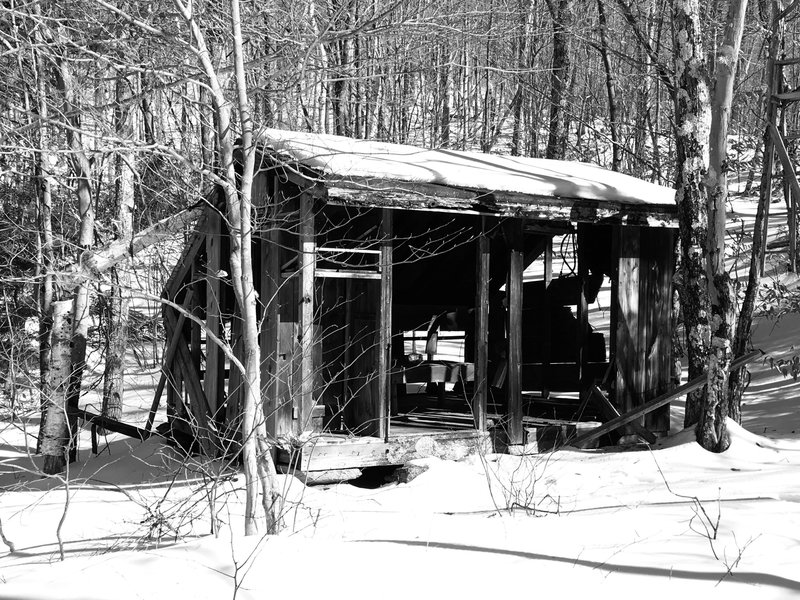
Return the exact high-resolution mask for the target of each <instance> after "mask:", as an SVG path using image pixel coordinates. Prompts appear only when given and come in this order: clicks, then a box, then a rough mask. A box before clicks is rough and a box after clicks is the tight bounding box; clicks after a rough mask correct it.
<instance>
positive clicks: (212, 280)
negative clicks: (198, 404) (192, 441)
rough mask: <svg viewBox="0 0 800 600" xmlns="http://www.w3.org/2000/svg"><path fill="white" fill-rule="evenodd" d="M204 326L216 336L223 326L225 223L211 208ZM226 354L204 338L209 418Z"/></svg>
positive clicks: (219, 396)
mask: <svg viewBox="0 0 800 600" xmlns="http://www.w3.org/2000/svg"><path fill="white" fill-rule="evenodd" d="M206 223H207V228H208V229H207V230H208V233H207V234H206V327H208V329H209V330H210V331H211V332H212V333H214V335H216V336H219V334H220V331H221V325H222V293H223V292H222V281H221V280H220V272H221V271H222V235H223V233H222V229H223V227H224V226H225V225H224V221H223V219H222V216H221V215H220V214H219V213H218V212H217V211H216V210H215V209H213V208H210V209H209V211H208V217H207V220H206ZM224 371H225V355H224V354H223V353H222V349H221V348H219V347H218V346H217V345H216V344H215V343H214V342H212V341H211V340H210V339H209V338H208V337H206V372H205V377H204V378H203V390H204V392H205V395H206V398H207V399H208V408H209V411H210V415H211V416H212V418H216V414H217V408H218V407H219V405H220V403H221V402H222V398H223V395H224V385H225V373H224Z"/></svg>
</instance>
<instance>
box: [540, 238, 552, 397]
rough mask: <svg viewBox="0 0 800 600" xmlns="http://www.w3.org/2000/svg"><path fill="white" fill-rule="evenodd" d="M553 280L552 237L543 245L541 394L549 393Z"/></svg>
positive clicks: (546, 395) (547, 394) (546, 394)
mask: <svg viewBox="0 0 800 600" xmlns="http://www.w3.org/2000/svg"><path fill="white" fill-rule="evenodd" d="M552 281H553V238H552V237H551V238H550V239H549V240H547V245H546V246H545V247H544V296H543V298H542V325H543V327H542V396H544V397H545V398H546V397H548V396H549V395H550V392H549V389H548V377H547V375H548V371H549V367H550V354H551V348H552V332H551V329H550V314H551V313H550V284H551V283H552Z"/></svg>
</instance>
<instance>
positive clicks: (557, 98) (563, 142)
mask: <svg viewBox="0 0 800 600" xmlns="http://www.w3.org/2000/svg"><path fill="white" fill-rule="evenodd" d="M547 6H548V7H549V9H550V15H551V17H552V18H553V62H552V68H551V72H550V131H549V134H548V137H547V150H546V151H545V158H554V159H559V160H560V159H563V158H564V157H565V156H566V153H567V135H568V133H569V118H568V116H567V88H568V86H569V81H570V75H571V70H570V69H571V63H570V44H569V40H570V35H571V28H572V24H573V23H572V21H573V19H572V0H547Z"/></svg>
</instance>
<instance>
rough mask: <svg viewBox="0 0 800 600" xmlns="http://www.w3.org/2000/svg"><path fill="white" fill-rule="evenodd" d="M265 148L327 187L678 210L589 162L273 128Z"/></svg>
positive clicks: (644, 186) (670, 194) (669, 195)
mask: <svg viewBox="0 0 800 600" xmlns="http://www.w3.org/2000/svg"><path fill="white" fill-rule="evenodd" d="M261 140H262V142H263V143H264V144H265V145H266V146H268V147H271V148H272V149H274V150H275V151H277V152H279V153H282V154H286V155H288V156H289V157H291V158H292V159H294V160H296V161H297V162H299V163H301V164H303V165H305V166H307V167H310V168H312V169H315V170H317V171H319V172H321V173H322V174H324V175H325V176H326V179H328V180H329V181H331V180H333V181H335V180H347V179H361V180H363V179H380V180H393V181H398V182H407V183H423V184H438V185H446V186H452V187H458V188H466V189H471V190H480V191H485V192H487V193H491V192H495V193H497V192H511V193H515V194H523V195H529V196H532V197H536V198H537V199H541V198H564V199H580V200H593V201H606V202H615V203H620V204H625V205H653V206H660V207H664V206H665V205H666V206H670V207H674V206H675V191H674V190H673V189H670V188H667V187H664V186H660V185H656V184H653V183H649V182H647V181H643V180H641V179H637V178H635V177H631V176H630V175H624V174H622V173H615V172H613V171H609V170H607V169H603V168H601V167H598V166H595V165H591V164H588V163H580V162H571V161H559V160H546V159H540V158H523V157H516V156H501V155H497V154H483V153H480V152H463V151H458V150H445V149H439V150H425V149H422V148H417V147H414V146H406V145H401V144H388V143H384V142H372V141H366V140H355V139H351V138H345V137H340V136H334V135H324V134H316V133H301V132H294V131H283V130H278V129H267V130H264V131H263V132H262V134H261Z"/></svg>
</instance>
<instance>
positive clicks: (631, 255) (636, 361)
mask: <svg viewBox="0 0 800 600" xmlns="http://www.w3.org/2000/svg"><path fill="white" fill-rule="evenodd" d="M617 232H618V236H619V243H618V248H619V258H618V268H617V271H618V272H617V285H616V292H617V294H616V297H615V298H613V299H612V302H615V303H616V305H617V323H616V325H617V327H616V331H612V332H611V335H613V336H615V337H616V356H615V360H616V370H617V382H616V386H615V390H616V398H615V400H616V404H617V406H618V407H619V409H620V412H628V411H630V410H632V409H633V408H634V407H635V406H636V405H637V404H638V403H639V398H638V397H637V391H638V390H640V389H641V385H640V383H641V373H642V371H643V370H644V365H643V364H642V361H641V353H640V352H639V275H640V272H641V271H640V267H641V264H640V248H639V241H640V229H639V228H638V227H619V228H617Z"/></svg>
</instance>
